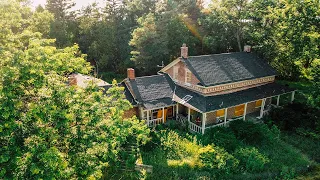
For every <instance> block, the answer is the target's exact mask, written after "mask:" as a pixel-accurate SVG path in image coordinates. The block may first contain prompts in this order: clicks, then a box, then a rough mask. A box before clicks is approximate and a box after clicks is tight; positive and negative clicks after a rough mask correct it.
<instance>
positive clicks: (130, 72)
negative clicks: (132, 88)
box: [127, 68, 136, 79]
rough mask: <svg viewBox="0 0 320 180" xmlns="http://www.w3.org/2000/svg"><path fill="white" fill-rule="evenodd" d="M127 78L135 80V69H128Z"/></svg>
mask: <svg viewBox="0 0 320 180" xmlns="http://www.w3.org/2000/svg"><path fill="white" fill-rule="evenodd" d="M127 76H128V78H129V79H135V78H136V75H135V73H134V69H133V68H128V69H127Z"/></svg>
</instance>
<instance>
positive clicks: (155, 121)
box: [147, 118, 162, 127]
mask: <svg viewBox="0 0 320 180" xmlns="http://www.w3.org/2000/svg"><path fill="white" fill-rule="evenodd" d="M158 124H162V118H157V119H150V120H147V125H148V127H154V126H156V125H158Z"/></svg>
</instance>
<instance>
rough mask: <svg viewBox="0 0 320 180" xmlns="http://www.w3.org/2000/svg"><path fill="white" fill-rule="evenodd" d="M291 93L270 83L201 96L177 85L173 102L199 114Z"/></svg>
mask: <svg viewBox="0 0 320 180" xmlns="http://www.w3.org/2000/svg"><path fill="white" fill-rule="evenodd" d="M292 91H294V89H292V88H289V87H288V86H284V85H280V84H277V83H270V84H266V85H262V86H258V87H254V88H250V89H246V90H242V91H238V92H234V93H229V94H222V95H215V96H203V95H200V94H198V93H196V92H193V91H190V90H188V89H185V88H183V87H181V86H178V85H177V86H176V91H175V94H174V100H175V101H177V102H178V103H180V104H184V105H186V106H191V107H192V108H194V109H196V110H199V111H201V112H210V111H215V110H218V109H223V108H228V107H232V106H236V105H239V104H243V103H246V102H251V101H255V100H259V99H263V98H267V97H271V96H276V95H280V94H284V93H288V92H292ZM190 97H191V98H190Z"/></svg>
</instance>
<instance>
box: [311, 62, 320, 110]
mask: <svg viewBox="0 0 320 180" xmlns="http://www.w3.org/2000/svg"><path fill="white" fill-rule="evenodd" d="M316 63H317V64H316ZM314 64H316V65H314V66H313V68H312V70H311V76H312V77H313V79H312V86H311V96H310V97H309V98H308V103H309V104H310V105H311V106H312V107H314V108H317V109H320V95H319V94H320V58H319V59H317V61H315V62H314Z"/></svg>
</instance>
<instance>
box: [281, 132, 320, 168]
mask: <svg viewBox="0 0 320 180" xmlns="http://www.w3.org/2000/svg"><path fill="white" fill-rule="evenodd" d="M282 139H283V140H284V141H285V142H286V143H288V144H290V145H292V146H294V147H295V148H297V149H299V150H300V151H301V153H303V154H305V155H306V156H308V158H310V159H311V160H313V161H314V162H317V163H320V141H319V140H315V139H312V138H307V137H304V136H300V135H298V134H296V133H292V132H284V133H282Z"/></svg>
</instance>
